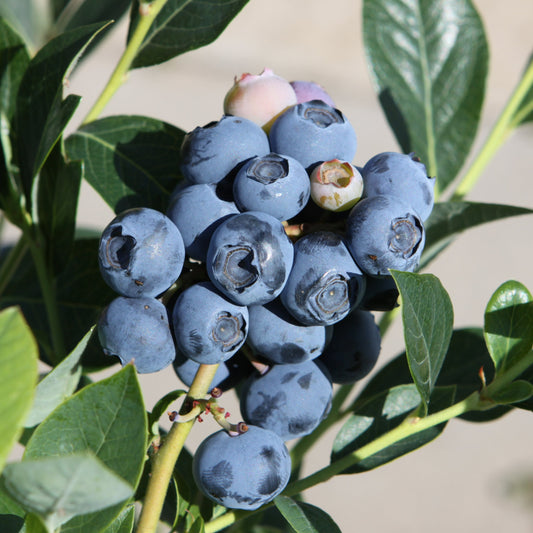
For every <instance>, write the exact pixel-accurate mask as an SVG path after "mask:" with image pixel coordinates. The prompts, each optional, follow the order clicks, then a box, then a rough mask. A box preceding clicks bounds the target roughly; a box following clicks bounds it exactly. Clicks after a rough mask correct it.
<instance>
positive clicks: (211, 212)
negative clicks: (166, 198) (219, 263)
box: [167, 182, 239, 261]
mask: <svg viewBox="0 0 533 533" xmlns="http://www.w3.org/2000/svg"><path fill="white" fill-rule="evenodd" d="M224 192H225V191H224V190H223V189H222V182H220V183H218V184H210V183H199V184H195V185H189V186H187V187H184V188H182V189H181V190H180V191H178V192H177V193H176V194H175V195H173V198H172V200H171V202H170V205H169V207H168V210H167V216H168V217H169V218H170V219H171V220H172V222H174V224H176V226H177V227H178V229H179V230H180V233H181V236H182V237H183V242H184V244H185V252H186V253H187V255H188V256H189V257H191V258H192V259H197V260H198V261H205V258H206V255H207V248H208V246H209V240H210V238H211V235H212V234H213V232H214V231H215V229H216V227H217V226H218V225H219V224H220V223H221V222H222V221H223V220H225V219H226V218H227V217H229V216H231V215H235V214H237V213H239V210H238V209H237V207H236V206H235V204H234V203H233V201H232V200H230V199H228V198H227V197H226V196H225V194H224Z"/></svg>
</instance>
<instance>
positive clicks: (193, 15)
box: [128, 0, 248, 68]
mask: <svg viewBox="0 0 533 533" xmlns="http://www.w3.org/2000/svg"><path fill="white" fill-rule="evenodd" d="M247 2H248V0H210V1H209V2H207V1H206V0H168V2H167V3H166V4H165V6H164V7H163V9H161V11H160V13H159V14H158V15H157V17H156V18H155V20H154V22H153V24H152V26H151V27H150V30H149V31H148V34H147V35H146V37H145V38H144V41H143V42H142V44H141V46H140V48H139V51H138V52H137V56H136V57H135V60H134V61H133V65H132V68H138V67H148V66H150V65H157V64H159V63H163V62H164V61H167V60H168V59H171V58H173V57H176V56H178V55H180V54H183V53H185V52H188V51H190V50H195V49H197V48H200V47H202V46H205V45H207V44H209V43H211V42H212V41H214V40H215V39H216V38H217V37H218V36H219V35H220V34H221V33H222V32H223V31H224V29H225V28H226V26H227V25H228V24H229V23H230V22H231V20H232V19H233V18H234V17H235V16H236V15H237V13H238V12H239V11H240V10H241V9H242V8H243V7H244V6H245V5H246V4H247ZM139 7H140V6H139V0H135V1H134V2H133V7H132V10H131V17H132V18H131V21H130V28H129V31H128V40H129V39H131V36H132V34H133V32H134V31H135V28H136V27H137V24H138V23H139V19H140V15H139Z"/></svg>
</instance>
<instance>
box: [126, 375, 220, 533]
mask: <svg viewBox="0 0 533 533" xmlns="http://www.w3.org/2000/svg"><path fill="white" fill-rule="evenodd" d="M217 368H218V365H200V368H199V369H198V372H197V373H196V377H195V378H194V381H193V383H192V384H191V388H190V389H189V393H188V394H187V398H186V399H185V401H184V402H183V405H182V408H181V410H180V414H186V410H187V408H188V406H189V405H190V403H191V402H190V400H193V399H195V398H203V397H205V395H206V394H207V391H208V389H209V386H210V385H211V382H212V381H213V377H214V376H215V373H216V370H217ZM188 400H189V401H188ZM195 420H196V419H193V420H190V421H188V422H184V423H180V422H175V423H174V424H172V427H171V428H170V431H169V433H168V435H167V436H166V437H165V439H164V441H163V443H162V444H161V447H160V448H159V450H158V451H157V452H156V454H155V455H154V456H153V458H152V471H151V474H150V480H149V482H148V487H147V490H146V495H145V498H144V503H143V508H142V511H141V515H140V517H139V523H138V525H137V530H136V531H137V533H155V531H156V530H157V525H158V523H159V517H160V515H161V511H162V509H163V503H164V501H165V497H166V494H167V490H168V486H169V483H170V481H171V479H172V473H173V471H174V465H175V464H176V461H177V460H178V457H179V454H180V453H181V450H182V448H183V446H184V444H185V440H186V439H187V437H188V435H189V433H190V431H191V429H192V426H193V425H194V422H195Z"/></svg>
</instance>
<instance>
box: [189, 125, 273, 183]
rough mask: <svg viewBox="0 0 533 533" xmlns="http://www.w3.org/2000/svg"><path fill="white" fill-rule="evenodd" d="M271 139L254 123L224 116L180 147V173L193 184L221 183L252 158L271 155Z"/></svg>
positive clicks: (191, 136)
mask: <svg viewBox="0 0 533 533" xmlns="http://www.w3.org/2000/svg"><path fill="white" fill-rule="evenodd" d="M269 152H270V147H269V143H268V137H267V135H266V133H265V132H264V131H263V130H262V128H261V126H258V125H257V124H255V123H254V122H252V121H251V120H248V119H246V118H242V117H234V116H229V115H224V116H223V117H222V118H221V119H220V120H219V121H218V122H210V123H209V124H207V125H205V126H203V127H197V128H195V129H194V130H192V131H191V132H189V133H188V134H187V135H186V136H185V138H184V139H183V143H182V145H181V165H180V168H181V172H182V173H183V175H184V176H185V178H186V179H187V180H188V181H189V182H191V183H218V182H219V181H221V180H222V179H223V178H225V177H226V176H228V175H229V174H230V173H231V172H232V171H233V170H234V169H235V167H236V166H237V165H238V164H239V163H242V162H243V161H245V160H247V159H249V158H250V157H255V156H258V155H259V156H261V155H265V154H268V153H269Z"/></svg>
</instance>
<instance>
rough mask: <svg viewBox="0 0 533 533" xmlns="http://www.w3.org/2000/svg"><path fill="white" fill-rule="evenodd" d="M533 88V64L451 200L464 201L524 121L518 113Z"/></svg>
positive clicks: (522, 115) (532, 63)
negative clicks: (498, 151)
mask: <svg viewBox="0 0 533 533" xmlns="http://www.w3.org/2000/svg"><path fill="white" fill-rule="evenodd" d="M532 86H533V62H531V64H530V65H529V66H528V68H527V70H526V72H525V74H524V76H523V77H522V79H521V80H520V82H519V83H518V85H517V86H516V88H515V90H514V91H513V94H512V95H511V97H510V99H509V101H508V102H507V105H506V106H505V108H504V109H503V111H502V113H501V115H500V117H499V118H498V120H497V122H496V124H495V125H494V128H493V129H492V131H491V133H490V135H489V137H488V138H487V140H486V141H485V144H484V145H483V147H482V149H481V151H480V152H479V154H478V156H477V157H476V159H475V160H474V162H473V163H472V165H471V166H470V168H469V169H468V171H467V173H466V174H465V176H464V178H463V179H462V180H461V182H460V183H459V185H458V186H457V188H456V189H455V192H454V193H453V195H452V197H451V200H462V199H463V198H464V197H465V196H466V195H467V194H468V193H469V192H470V191H471V190H472V187H474V185H475V184H476V182H477V180H478V179H479V177H480V175H481V173H482V172H483V169H484V168H485V167H486V166H487V164H488V162H489V161H490V160H491V158H492V157H493V155H494V154H495V153H496V151H497V150H498V148H499V147H500V146H501V145H502V144H503V143H504V141H505V140H506V138H507V137H508V135H509V134H510V133H511V132H512V131H513V129H514V128H516V127H517V126H518V125H519V124H520V121H521V120H523V118H524V114H523V113H520V114H518V113H517V112H518V109H519V108H520V105H521V104H522V102H523V100H524V98H525V96H526V94H527V93H528V91H529V90H530V89H531V87H532Z"/></svg>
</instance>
